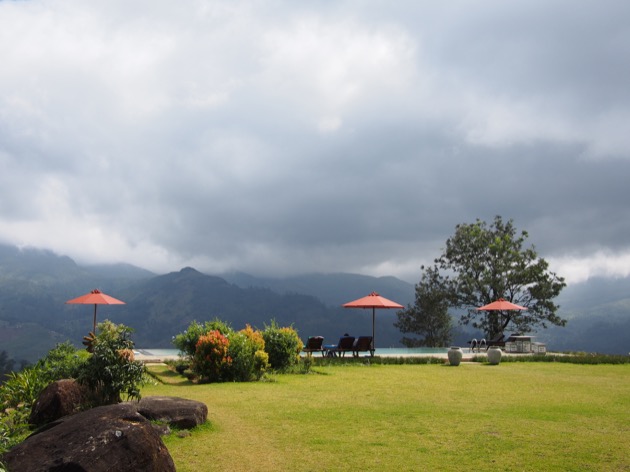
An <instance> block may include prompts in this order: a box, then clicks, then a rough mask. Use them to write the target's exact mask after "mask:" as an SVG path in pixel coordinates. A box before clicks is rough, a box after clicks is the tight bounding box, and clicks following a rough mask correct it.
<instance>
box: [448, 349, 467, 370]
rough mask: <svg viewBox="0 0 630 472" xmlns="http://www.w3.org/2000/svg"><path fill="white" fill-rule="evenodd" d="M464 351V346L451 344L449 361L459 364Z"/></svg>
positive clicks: (455, 364) (452, 363)
mask: <svg viewBox="0 0 630 472" xmlns="http://www.w3.org/2000/svg"><path fill="white" fill-rule="evenodd" d="M463 355H464V353H463V352H462V348H461V347H458V346H451V348H450V349H449V350H448V362H449V364H451V365H453V366H458V365H459V364H460V362H461V361H462V356H463Z"/></svg>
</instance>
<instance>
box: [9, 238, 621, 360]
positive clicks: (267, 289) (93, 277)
mask: <svg viewBox="0 0 630 472" xmlns="http://www.w3.org/2000/svg"><path fill="white" fill-rule="evenodd" d="M93 288H99V289H101V290H102V291H104V292H106V293H109V294H110V295H112V296H115V297H116V298H120V299H121V300H124V301H125V302H126V305H119V306H99V308H98V320H99V321H102V320H104V319H106V318H109V319H111V320H113V321H115V322H117V323H124V324H126V325H128V326H131V327H132V328H134V329H135V333H134V340H135V341H136V344H137V345H138V346H139V347H145V348H148V347H153V348H158V347H162V348H169V347H172V345H171V339H172V336H174V335H175V334H178V333H179V332H181V331H183V330H184V329H185V328H186V327H187V326H188V324H189V323H190V322H191V321H192V320H198V321H205V320H210V319H213V318H215V317H218V318H221V319H223V320H226V321H228V322H230V323H231V324H232V326H233V327H234V328H236V329H240V328H242V327H244V326H245V324H250V325H252V326H254V327H258V328H263V327H264V325H265V324H268V323H270V321H271V320H272V319H275V320H276V321H277V322H278V323H280V324H283V325H293V326H294V327H296V329H298V332H299V334H300V335H301V337H302V338H303V339H305V338H306V337H307V336H311V335H323V336H324V337H325V338H326V341H330V342H331V343H334V342H336V341H337V339H338V337H339V336H340V334H342V333H343V332H346V331H348V332H351V334H354V335H361V334H370V333H369V332H370V331H371V316H369V313H368V311H369V310H346V309H343V308H341V304H342V303H345V302H348V301H351V300H353V299H356V298H359V297H362V296H364V295H367V294H368V293H370V292H372V291H377V292H379V293H381V295H383V296H385V297H387V298H390V299H392V300H395V301H397V302H398V303H401V304H402V305H407V304H408V303H413V301H414V296H415V295H414V286H413V285H411V284H409V283H407V282H404V281H402V280H399V279H396V278H395V277H370V276H365V275H358V274H343V273H337V274H307V275H298V276H292V277H285V278H267V277H254V276H252V275H248V274H245V273H242V272H241V273H238V272H237V273H230V274H222V275H221V276H218V275H208V274H203V273H201V272H199V271H197V270H195V269H194V268H190V267H187V268H184V269H182V270H180V271H177V272H171V273H169V274H163V275H156V274H154V273H152V272H150V271H147V270H144V269H141V268H138V267H135V266H132V265H129V264H114V265H95V266H79V265H77V264H76V263H75V262H74V261H73V260H72V259H71V258H69V257H67V256H59V255H56V254H54V253H52V252H51V251H47V250H40V249H30V248H26V249H18V248H16V247H13V246H6V245H0V350H6V351H7V352H8V353H9V355H10V357H13V358H14V359H17V360H19V359H23V358H25V359H27V360H29V361H34V360H36V359H37V358H39V357H40V356H41V355H43V354H44V353H45V352H46V351H47V350H49V349H50V348H51V347H53V346H54V344H55V343H57V342H60V341H63V340H66V339H69V340H71V341H73V342H75V343H76V344H77V345H79V344H80V340H81V339H82V336H83V335H85V334H87V331H88V329H89V328H91V323H90V320H91V313H92V311H91V309H90V308H89V307H86V306H80V305H78V306H77V305H65V301H66V300H68V299H70V298H74V297H76V296H79V295H82V294H84V293H86V292H88V291H89V290H91V289H93ZM629 294H630V278H625V279H616V280H608V279H594V280H590V281H588V282H585V283H583V284H576V285H573V286H569V287H567V288H566V289H565V290H564V291H563V293H562V294H561V296H560V297H558V300H557V302H558V303H559V304H560V306H561V310H560V315H561V316H563V317H565V318H567V319H569V323H568V325H567V327H566V328H557V327H552V328H550V329H548V330H541V331H540V332H539V333H538V340H539V341H543V342H547V343H548V345H549V347H550V348H551V349H553V350H573V351H575V350H581V351H597V352H608V353H628V351H630V346H629V345H628V344H629V339H630V296H629ZM395 320H396V314H395V311H394V310H380V311H379V313H378V314H377V317H376V322H377V326H376V330H377V345H378V346H381V347H385V346H387V347H393V346H399V345H400V344H399V341H400V338H402V333H400V332H399V331H398V330H397V329H396V328H395V327H394V326H393V323H394V322H395ZM455 334H456V336H455V339H454V344H458V345H462V346H466V340H468V339H470V338H471V337H472V336H479V334H480V333H474V332H471V331H469V330H467V329H466V328H465V327H458V329H457V330H456V333H455Z"/></svg>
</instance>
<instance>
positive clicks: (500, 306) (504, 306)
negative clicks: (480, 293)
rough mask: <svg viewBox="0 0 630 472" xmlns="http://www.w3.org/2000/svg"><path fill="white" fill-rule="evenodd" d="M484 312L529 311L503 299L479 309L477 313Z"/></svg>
mask: <svg viewBox="0 0 630 472" xmlns="http://www.w3.org/2000/svg"><path fill="white" fill-rule="evenodd" d="M482 310H498V311H500V310H527V307H524V306H521V305H516V304H515V303H511V302H508V301H507V300H504V299H503V298H499V299H498V300H497V301H494V302H492V303H488V304H487V305H484V306H482V307H479V308H477V311H482Z"/></svg>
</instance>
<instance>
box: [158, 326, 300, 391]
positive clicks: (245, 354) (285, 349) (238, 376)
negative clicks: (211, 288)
mask: <svg viewBox="0 0 630 472" xmlns="http://www.w3.org/2000/svg"><path fill="white" fill-rule="evenodd" d="M173 344H174V345H175V347H176V348H177V349H179V351H180V353H181V355H182V357H183V358H184V359H182V360H180V361H177V362H171V363H170V365H171V366H173V368H174V369H176V370H177V371H178V372H179V373H182V374H184V375H187V376H188V377H189V379H194V380H196V381H197V382H200V383H204V382H226V381H236V382H249V381H255V380H260V379H262V378H263V376H264V374H265V373H266V372H267V371H268V370H270V369H271V370H273V371H275V372H289V371H294V372H308V370H309V369H310V362H302V361H301V359H300V352H301V351H302V348H303V344H302V340H301V339H300V337H299V336H298V333H297V331H296V330H295V329H294V328H293V327H292V326H288V327H286V326H285V327H281V326H278V324H277V323H276V321H275V320H272V321H271V324H270V325H268V326H267V325H266V326H265V329H264V330H263V331H259V330H256V329H254V328H252V327H251V326H250V325H246V326H245V328H243V329H242V330H240V331H235V330H234V329H233V328H232V327H231V326H230V325H229V324H228V323H226V322H225V321H222V320H220V319H218V318H215V319H214V320H212V321H206V322H204V323H200V322H198V321H196V320H194V321H192V322H191V323H190V325H189V326H188V328H187V329H186V330H185V331H184V332H182V333H180V334H178V335H176V336H175V337H174V339H173Z"/></svg>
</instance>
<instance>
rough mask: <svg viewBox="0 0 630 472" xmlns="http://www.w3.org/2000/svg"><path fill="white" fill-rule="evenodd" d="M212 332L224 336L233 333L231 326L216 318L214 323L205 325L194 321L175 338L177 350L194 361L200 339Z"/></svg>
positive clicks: (208, 322)
mask: <svg viewBox="0 0 630 472" xmlns="http://www.w3.org/2000/svg"><path fill="white" fill-rule="evenodd" d="M210 331H218V332H219V333H221V334H222V335H224V336H228V335H229V334H230V333H232V332H233V330H232V328H231V327H230V325H228V324H227V323H226V322H224V321H221V320H219V319H218V318H215V319H214V320H212V321H206V322H205V323H204V324H201V323H199V322H197V321H193V322H192V323H190V325H189V326H188V328H187V329H186V331H184V332H183V333H180V334H178V335H177V336H175V338H174V339H173V344H174V345H175V347H176V348H177V349H179V350H180V351H181V352H183V353H184V354H185V355H186V356H188V357H190V358H191V359H192V357H193V356H194V355H195V350H196V349H197V342H198V341H199V337H200V336H202V335H204V334H208V333H209V332H210Z"/></svg>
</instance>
